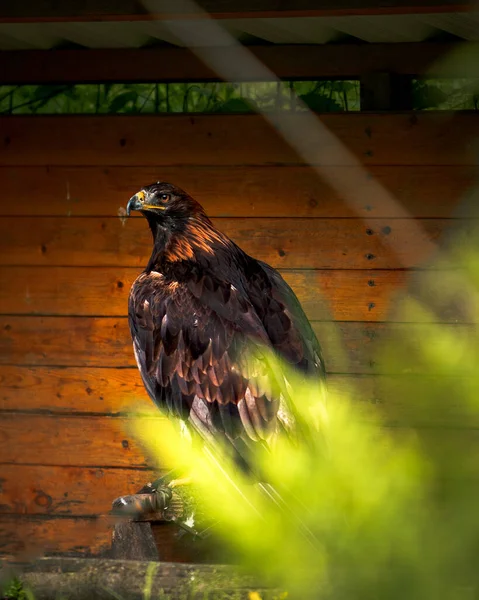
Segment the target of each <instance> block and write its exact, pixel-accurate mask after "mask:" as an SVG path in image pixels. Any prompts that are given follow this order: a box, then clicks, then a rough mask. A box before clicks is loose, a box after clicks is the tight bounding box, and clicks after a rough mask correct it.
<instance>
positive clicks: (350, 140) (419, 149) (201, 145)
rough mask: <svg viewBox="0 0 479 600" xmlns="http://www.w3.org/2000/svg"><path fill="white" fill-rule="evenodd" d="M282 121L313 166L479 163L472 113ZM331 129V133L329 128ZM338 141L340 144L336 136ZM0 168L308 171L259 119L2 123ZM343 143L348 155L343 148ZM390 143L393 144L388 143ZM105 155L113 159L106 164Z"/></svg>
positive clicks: (478, 130) (477, 126)
mask: <svg viewBox="0 0 479 600" xmlns="http://www.w3.org/2000/svg"><path fill="white" fill-rule="evenodd" d="M317 123H318V127H319V129H317V128H316V127H312V126H311V122H310V120H309V119H308V118H307V116H303V115H300V114H298V115H286V114H285V115H282V116H281V125H280V127H281V129H282V130H287V129H288V128H290V129H291V128H292V129H294V131H295V135H296V136H298V137H299V138H300V139H301V143H302V144H303V147H304V149H305V151H306V152H307V153H308V155H309V156H310V159H311V162H312V164H315V165H321V167H322V168H323V169H324V168H326V167H329V166H347V165H354V164H355V162H356V161H357V160H359V161H360V162H361V163H364V164H366V165H436V166H438V165H475V164H476V159H477V157H476V151H475V147H474V143H473V142H474V139H477V137H478V134H479V119H477V116H476V115H474V114H469V113H460V112H459V113H447V112H445V113H432V112H429V113H428V112H424V113H417V114H413V115H411V114H410V113H406V114H382V115H377V114H376V115H375V114H372V115H368V114H352V113H351V114H334V113H332V114H324V115H320V116H318V121H317ZM323 127H325V128H326V129H323ZM330 133H333V134H334V137H332V136H330ZM2 136H3V144H1V145H0V164H2V165H9V166H13V165H25V166H27V165H28V166H44V165H45V164H47V165H65V166H66V165H72V166H83V165H85V166H87V165H90V166H92V165H96V166H103V165H104V164H105V160H107V161H108V164H110V165H122V166H137V165H143V166H154V167H157V168H160V167H163V166H174V165H252V164H254V165H264V164H272V163H274V164H298V163H303V160H302V159H299V158H298V155H297V154H296V152H295V151H294V150H293V149H292V148H291V147H290V146H289V145H288V144H287V143H286V142H285V141H284V140H283V139H282V137H281V136H280V134H278V133H277V132H276V131H275V130H273V128H272V126H271V125H269V124H268V123H267V122H266V121H265V120H264V119H263V118H262V117H260V116H257V115H212V116H208V115H206V116H205V115H200V116H192V115H189V116H185V115H173V116H161V117H157V116H153V117H150V116H107V117H97V116H93V117H91V116H52V117H51V116H41V117H35V116H34V117H22V116H14V117H4V119H3V121H2ZM336 138H337V139H339V140H340V141H341V142H342V143H343V144H344V145H345V148H347V149H349V153H348V152H346V151H345V150H344V151H343V150H340V149H339V148H338V147H337V140H336ZM391 140H394V144H392V143H391ZM106 157H108V158H107V159H106Z"/></svg>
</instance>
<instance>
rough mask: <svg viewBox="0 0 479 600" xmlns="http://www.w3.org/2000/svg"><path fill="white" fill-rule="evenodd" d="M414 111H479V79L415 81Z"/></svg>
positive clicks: (413, 88)
mask: <svg viewBox="0 0 479 600" xmlns="http://www.w3.org/2000/svg"><path fill="white" fill-rule="evenodd" d="M412 96H413V98H412V99H413V108H414V110H478V107H479V79H473V78H469V79H464V78H463V79H438V78H436V79H413V81H412Z"/></svg>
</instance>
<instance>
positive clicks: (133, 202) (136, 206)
mask: <svg viewBox="0 0 479 600" xmlns="http://www.w3.org/2000/svg"><path fill="white" fill-rule="evenodd" d="M144 203H145V192H138V193H137V194H135V195H134V196H132V197H131V198H130V199H129V200H128V204H127V205H126V214H127V216H128V217H129V216H130V212H131V211H132V210H141V209H142V208H143V205H144Z"/></svg>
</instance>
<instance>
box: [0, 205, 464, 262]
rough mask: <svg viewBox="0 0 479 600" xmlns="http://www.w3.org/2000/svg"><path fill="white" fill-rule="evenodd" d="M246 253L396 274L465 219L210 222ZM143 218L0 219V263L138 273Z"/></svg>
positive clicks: (145, 247) (146, 235) (145, 243)
mask: <svg viewBox="0 0 479 600" xmlns="http://www.w3.org/2000/svg"><path fill="white" fill-rule="evenodd" d="M214 223H215V225H216V226H217V227H218V228H219V229H220V230H221V231H223V232H224V233H226V235H228V236H229V237H230V238H231V239H233V241H235V242H236V243H237V244H238V245H239V246H240V247H241V248H243V249H244V250H245V251H246V252H247V253H248V254H250V255H251V256H254V257H255V258H258V259H261V260H264V261H266V262H268V263H269V264H271V265H272V266H273V267H276V268H280V269H395V268H412V267H420V266H423V267H425V266H426V261H428V260H429V259H431V258H432V257H433V256H434V254H433V253H434V249H435V245H434V242H438V241H439V240H441V238H442V237H443V236H444V234H445V233H446V232H449V231H454V230H458V234H460V235H462V236H467V235H468V234H469V232H470V231H473V230H474V222H470V221H469V220H467V219H454V220H447V219H424V220H417V221H412V220H410V219H372V220H370V221H368V223H367V224H366V223H364V221H363V220H362V219H304V218H303V219H277V218H269V219H255V218H250V219H244V218H238V219H235V218H230V219H225V218H220V219H214ZM151 248H152V242H151V233H150V231H149V229H148V225H147V223H146V220H145V219H143V218H142V217H130V219H128V220H127V221H125V220H124V219H120V218H99V219H93V218H80V217H78V218H68V217H51V218H41V219H38V218H35V217H25V218H22V219H18V218H15V217H2V218H0V264H2V265H15V266H22V265H26V266H34V265H35V266H41V265H44V266H95V267H98V266H104V267H106V266H114V267H137V268H139V267H141V268H144V267H145V265H146V264H147V262H148V259H149V257H150V254H151Z"/></svg>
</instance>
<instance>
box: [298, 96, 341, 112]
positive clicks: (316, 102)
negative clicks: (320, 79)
mask: <svg viewBox="0 0 479 600" xmlns="http://www.w3.org/2000/svg"><path fill="white" fill-rule="evenodd" d="M300 99H301V100H302V101H303V102H304V103H305V104H306V106H307V107H308V108H310V109H311V110H314V111H316V112H340V111H343V110H344V108H343V107H342V106H341V104H339V103H338V102H336V100H334V99H333V98H329V97H327V96H324V95H323V94H317V93H314V92H309V94H304V95H302V96H300Z"/></svg>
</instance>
